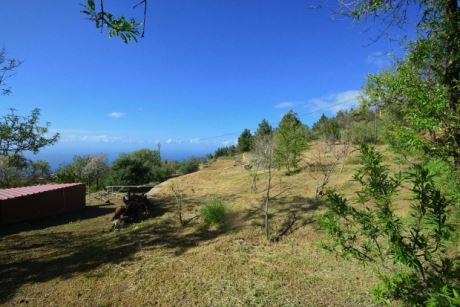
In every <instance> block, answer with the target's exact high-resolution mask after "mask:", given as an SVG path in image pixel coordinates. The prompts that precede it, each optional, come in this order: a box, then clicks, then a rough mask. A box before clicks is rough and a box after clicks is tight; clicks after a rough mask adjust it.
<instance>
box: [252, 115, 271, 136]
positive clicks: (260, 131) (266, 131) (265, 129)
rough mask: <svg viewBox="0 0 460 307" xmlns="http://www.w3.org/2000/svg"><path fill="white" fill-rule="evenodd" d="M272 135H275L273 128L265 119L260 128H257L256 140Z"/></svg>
mask: <svg viewBox="0 0 460 307" xmlns="http://www.w3.org/2000/svg"><path fill="white" fill-rule="evenodd" d="M271 134H273V127H272V126H271V125H270V124H269V123H268V121H267V120H266V119H264V120H262V121H261V122H260V123H259V127H257V130H256V133H255V134H254V138H255V139H257V138H261V137H264V136H266V135H271Z"/></svg>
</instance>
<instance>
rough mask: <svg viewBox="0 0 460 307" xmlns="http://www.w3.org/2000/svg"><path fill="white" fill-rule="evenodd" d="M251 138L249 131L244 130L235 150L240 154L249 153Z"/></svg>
mask: <svg viewBox="0 0 460 307" xmlns="http://www.w3.org/2000/svg"><path fill="white" fill-rule="evenodd" d="M252 142H253V136H252V133H251V131H250V130H249V129H244V130H243V132H242V133H241V135H240V137H239V138H238V145H237V149H238V151H239V152H240V153H244V152H249V151H251V148H252Z"/></svg>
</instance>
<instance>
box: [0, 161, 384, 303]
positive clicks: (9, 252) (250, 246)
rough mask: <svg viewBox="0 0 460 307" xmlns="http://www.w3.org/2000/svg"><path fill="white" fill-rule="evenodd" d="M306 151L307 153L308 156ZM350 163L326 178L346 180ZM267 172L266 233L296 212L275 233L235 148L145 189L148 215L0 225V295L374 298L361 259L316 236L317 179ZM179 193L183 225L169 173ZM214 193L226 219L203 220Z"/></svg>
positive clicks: (106, 210)
mask: <svg viewBox="0 0 460 307" xmlns="http://www.w3.org/2000/svg"><path fill="white" fill-rule="evenodd" d="M306 159H308V155H307V156H306ZM355 167H356V165H354V164H353V163H346V164H345V167H344V169H343V172H342V173H340V174H335V175H334V176H333V177H332V182H331V186H335V187H340V188H343V189H346V190H348V191H349V190H350V188H351V187H352V185H353V184H352V183H350V178H351V175H352V172H353V169H354V168H355ZM281 175H282V172H278V173H277V176H276V179H275V181H274V182H275V183H276V184H275V187H274V195H277V197H276V198H275V199H274V201H273V206H272V209H271V210H272V221H273V223H272V229H271V231H272V233H276V232H277V231H279V230H280V229H282V227H283V224H284V223H285V222H286V221H287V219H289V218H290V217H291V216H292V214H295V215H296V217H297V219H296V222H295V224H294V226H293V229H292V231H291V232H289V233H288V235H287V236H285V237H283V239H282V240H280V241H279V242H277V243H267V242H266V240H265V238H264V236H263V229H262V223H263V217H262V211H261V204H262V194H263V178H261V179H260V181H259V183H258V184H259V192H258V193H251V191H250V177H249V174H248V172H247V171H246V170H245V169H244V167H242V166H234V161H233V160H219V161H216V162H215V163H214V164H212V165H211V166H209V167H208V168H204V169H202V170H200V171H199V172H197V173H193V174H190V175H187V176H183V177H180V178H176V179H173V180H171V181H168V182H166V183H164V184H162V185H161V186H160V187H158V188H157V189H155V190H154V191H153V194H152V195H151V201H152V204H153V206H152V208H154V209H152V217H151V218H150V219H148V220H145V221H143V222H141V223H139V224H136V225H132V226H130V227H129V228H127V229H123V230H121V231H119V232H115V233H114V232H110V231H109V230H110V226H111V225H110V218H111V214H112V213H113V211H114V208H115V207H114V206H102V205H98V204H93V205H91V206H89V208H88V209H87V210H86V211H85V212H82V213H78V214H75V215H73V216H67V217H61V218H57V219H50V220H46V221H41V222H36V223H32V224H28V225H26V226H24V225H18V226H17V227H14V229H12V228H9V229H4V230H3V232H2V233H1V234H0V235H1V237H0V276H1V277H0V303H1V304H4V305H20V304H26V303H28V304H30V305H60V306H71V305H79V306H82V305H87V306H112V305H125V306H139V305H160V306H190V305H198V306H207V305H213V306H243V305H245V306H246V305H264V306H305V305H313V306H326V305H327V306H345V305H348V306H370V305H373V304H375V302H374V301H373V299H372V296H371V294H370V293H369V292H368V287H369V286H370V285H372V284H373V283H374V282H375V278H374V277H373V276H372V273H371V272H370V271H369V270H366V269H365V268H363V267H362V266H360V265H359V264H357V263H355V262H346V261H344V260H341V259H336V258H335V256H334V255H331V254H328V253H327V252H325V251H323V250H322V249H321V248H320V247H319V241H320V240H321V238H322V235H321V234H320V232H318V231H317V229H316V227H317V223H316V216H317V213H318V212H320V211H321V210H322V206H321V205H320V204H318V203H316V202H315V201H314V200H313V199H312V197H313V196H314V192H315V182H314V181H313V179H312V178H311V176H310V175H309V174H308V173H307V172H306V171H302V172H299V173H298V174H295V175H293V176H289V177H286V176H281ZM173 181H175V182H176V185H177V186H178V187H180V188H181V189H182V190H183V191H184V194H185V198H186V200H185V218H186V219H188V220H189V221H190V222H189V223H188V224H187V225H186V226H185V227H181V226H180V225H179V223H178V220H177V216H176V206H175V203H174V198H173V195H172V193H171V190H170V188H169V185H170V184H172V182H173ZM215 196H218V197H220V198H222V199H223V200H224V201H225V203H226V204H227V206H228V208H229V210H230V216H229V218H228V223H227V225H225V227H223V228H222V229H210V230H205V229H202V228H201V227H200V224H199V218H195V217H196V215H197V214H199V211H200V207H201V206H202V204H203V203H204V202H205V201H206V200H207V199H209V198H211V197H215Z"/></svg>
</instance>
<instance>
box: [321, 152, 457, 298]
mask: <svg viewBox="0 0 460 307" xmlns="http://www.w3.org/2000/svg"><path fill="white" fill-rule="evenodd" d="M361 159H362V164H363V165H362V167H361V168H359V169H358V171H357V172H356V174H355V176H354V179H355V180H356V181H357V182H358V183H359V184H360V185H361V190H360V191H358V192H357V193H356V203H354V204H351V203H350V201H349V200H348V199H347V198H345V197H343V196H342V195H340V194H339V193H338V192H336V191H335V190H330V191H328V192H327V205H328V212H327V213H326V214H325V215H324V216H323V217H322V219H321V224H322V227H323V229H325V230H326V232H327V233H328V234H329V235H330V237H331V241H330V242H328V243H325V245H324V246H325V247H326V248H328V249H329V250H333V251H335V252H337V253H339V254H340V255H342V256H344V257H353V258H356V259H358V260H361V261H363V262H366V263H373V264H374V265H376V266H377V267H378V268H379V269H383V270H386V273H381V274H380V276H381V280H382V283H381V285H380V286H378V287H377V288H376V289H374V293H375V294H376V295H377V297H378V298H380V299H402V300H403V301H405V302H407V303H410V304H423V303H427V302H428V301H429V300H432V299H434V298H435V297H436V296H437V295H438V294H439V293H440V292H441V291H443V289H444V288H445V287H447V288H448V289H454V288H455V287H456V285H455V280H454V278H453V266H454V262H453V260H452V259H451V258H449V254H448V250H447V245H448V242H449V239H450V238H451V235H452V227H451V225H450V224H449V219H448V218H449V207H450V206H451V205H452V202H451V201H450V200H449V199H447V198H446V197H445V196H444V195H443V194H442V193H441V191H440V190H439V189H437V187H436V185H435V183H434V178H433V175H432V174H430V172H429V170H428V169H427V168H426V167H424V166H422V165H416V166H414V168H413V170H412V171H410V172H408V173H405V174H404V175H403V174H402V173H397V174H396V175H390V173H389V171H388V167H387V166H385V165H383V164H382V159H383V157H382V155H381V154H380V153H378V152H376V151H375V149H374V148H373V147H371V146H368V145H363V146H362V147H361ZM406 182H408V183H410V184H411V186H412V187H411V189H410V190H411V192H412V194H413V204H412V208H411V217H410V218H409V219H408V220H407V221H405V220H403V219H402V218H401V217H399V216H398V215H396V214H395V207H394V204H393V203H394V198H395V196H396V195H397V194H398V191H399V190H400V189H401V187H402V186H403V183H406Z"/></svg>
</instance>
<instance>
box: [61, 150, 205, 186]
mask: <svg viewBox="0 0 460 307" xmlns="http://www.w3.org/2000/svg"><path fill="white" fill-rule="evenodd" d="M205 161H206V159H205V158H191V159H188V160H185V161H182V162H178V161H170V160H162V159H161V156H160V153H159V151H157V150H150V149H141V150H137V151H135V152H132V153H123V154H120V155H119V156H118V158H117V159H116V160H115V161H114V162H113V164H112V165H111V166H109V164H108V162H107V156H106V155H105V154H96V155H85V156H75V157H74V160H73V162H72V163H69V164H66V165H63V166H61V167H59V168H58V169H57V171H56V173H55V174H54V176H53V181H55V182H62V183H65V182H85V183H87V185H88V186H89V187H90V188H91V189H92V190H99V189H101V188H102V187H104V186H105V185H141V184H156V183H160V182H162V181H165V180H166V179H168V178H170V177H172V176H177V175H185V174H189V173H192V172H195V171H197V170H198V169H199V168H200V164H201V163H203V162H205Z"/></svg>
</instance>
